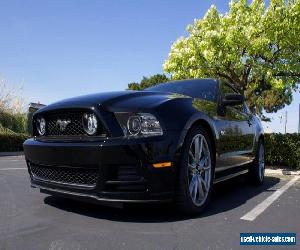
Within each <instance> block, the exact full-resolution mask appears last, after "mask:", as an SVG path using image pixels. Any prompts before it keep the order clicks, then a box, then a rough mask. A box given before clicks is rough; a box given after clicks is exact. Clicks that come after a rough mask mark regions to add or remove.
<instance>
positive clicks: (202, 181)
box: [175, 126, 215, 215]
mask: <svg viewBox="0 0 300 250" xmlns="http://www.w3.org/2000/svg"><path fill="white" fill-rule="evenodd" d="M201 141H202V151H201V152H200V148H201ZM196 144H198V146H196ZM196 149H198V150H196ZM196 151H197V152H200V153H199V154H196V153H195V152H196ZM196 159H198V160H196ZM214 170H215V160H214V157H213V150H212V145H211V141H210V139H209V136H208V133H207V132H206V131H205V129H204V128H203V127H202V126H195V127H193V128H192V129H191V130H190V131H189V133H188V135H187V137H186V139H185V142H184V145H183V150H182V155H181V159H180V164H179V173H178V183H177V189H176V197H175V202H176V206H177V208H178V210H179V211H181V212H183V213H185V214H188V215H194V214H199V213H201V212H202V211H203V210H204V209H205V208H206V206H207V204H208V203H209V200H210V196H211V192H212V186H213V179H214Z"/></svg>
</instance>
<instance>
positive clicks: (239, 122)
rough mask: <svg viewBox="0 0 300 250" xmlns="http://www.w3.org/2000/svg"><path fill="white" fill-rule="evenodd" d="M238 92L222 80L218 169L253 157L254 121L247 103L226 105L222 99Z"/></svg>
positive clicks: (236, 164) (244, 161)
mask: <svg viewBox="0 0 300 250" xmlns="http://www.w3.org/2000/svg"><path fill="white" fill-rule="evenodd" d="M234 93H238V92H237V91H236V90H235V89H234V88H232V87H231V86H230V85H229V84H227V83H226V82H225V81H221V82H220V100H219V110H218V117H217V130H218V133H219V157H218V159H217V162H216V163H217V168H218V170H225V169H227V168H231V167H235V166H240V165H243V164H246V163H249V162H250V161H251V160H252V159H253V158H252V157H253V156H252V150H253V145H254V128H253V127H254V125H253V123H254V121H253V116H252V114H251V113H250V111H249V109H248V107H247V105H246V104H245V103H243V104H241V105H236V106H226V107H225V106H224V105H223V104H222V99H223V98H224V96H225V95H226V94H234Z"/></svg>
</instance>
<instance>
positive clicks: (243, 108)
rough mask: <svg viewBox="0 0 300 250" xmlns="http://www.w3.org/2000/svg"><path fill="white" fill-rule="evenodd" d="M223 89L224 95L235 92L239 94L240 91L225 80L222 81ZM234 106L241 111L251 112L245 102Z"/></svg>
mask: <svg viewBox="0 0 300 250" xmlns="http://www.w3.org/2000/svg"><path fill="white" fill-rule="evenodd" d="M221 89H222V93H223V96H224V95H226V94H234V93H236V94H239V92H238V91H236V90H235V89H233V88H232V87H231V86H230V85H228V84H227V83H226V82H224V81H222V82H221ZM233 108H234V109H236V110H237V111H239V112H241V113H245V114H249V109H248V107H247V105H246V104H245V103H243V104H241V105H236V106H234V107H233Z"/></svg>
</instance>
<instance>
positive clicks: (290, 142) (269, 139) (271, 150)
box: [265, 133, 300, 169]
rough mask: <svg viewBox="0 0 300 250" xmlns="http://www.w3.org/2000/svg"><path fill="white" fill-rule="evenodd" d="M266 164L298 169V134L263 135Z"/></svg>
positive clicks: (299, 151)
mask: <svg viewBox="0 0 300 250" xmlns="http://www.w3.org/2000/svg"><path fill="white" fill-rule="evenodd" d="M265 151H266V159H265V160H266V164H268V165H273V166H285V167H287V168H290V169H300V134H296V133H294V134H265Z"/></svg>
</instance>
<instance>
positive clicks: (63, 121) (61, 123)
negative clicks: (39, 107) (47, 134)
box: [56, 119, 71, 131]
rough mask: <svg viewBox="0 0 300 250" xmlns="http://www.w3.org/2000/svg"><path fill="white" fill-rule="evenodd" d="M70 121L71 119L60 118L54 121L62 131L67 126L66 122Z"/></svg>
mask: <svg viewBox="0 0 300 250" xmlns="http://www.w3.org/2000/svg"><path fill="white" fill-rule="evenodd" d="M70 123H71V120H69V119H68V120H61V119H58V120H57V122H56V125H57V126H58V127H59V129H60V130H61V131H64V130H65V129H66V127H67V126H68V124H70Z"/></svg>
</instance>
